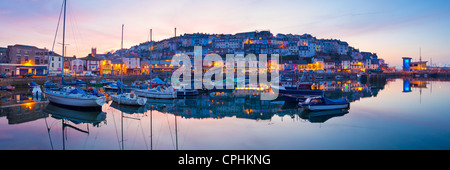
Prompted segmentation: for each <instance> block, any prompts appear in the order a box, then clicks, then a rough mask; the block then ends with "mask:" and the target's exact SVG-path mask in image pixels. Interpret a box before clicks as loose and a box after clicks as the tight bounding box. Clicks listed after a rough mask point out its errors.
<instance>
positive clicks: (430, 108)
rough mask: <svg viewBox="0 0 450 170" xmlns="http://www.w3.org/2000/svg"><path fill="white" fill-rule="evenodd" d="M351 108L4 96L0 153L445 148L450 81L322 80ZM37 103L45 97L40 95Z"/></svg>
mask: <svg viewBox="0 0 450 170" xmlns="http://www.w3.org/2000/svg"><path fill="white" fill-rule="evenodd" d="M316 87H317V88H320V89H325V90H326V91H327V92H326V94H325V95H326V96H327V97H331V98H340V97H346V98H348V99H349V100H351V101H352V103H351V109H350V110H349V111H348V112H347V111H345V110H340V111H329V112H319V113H307V112H303V111H302V110H301V109H299V108H297V107H296V105H295V104H292V103H286V102H284V101H271V102H263V101H259V100H255V99H248V98H238V97H228V98H227V97H211V96H210V95H209V94H204V95H202V96H197V97H192V98H185V99H177V100H149V101H148V103H147V106H146V107H141V108H135V107H124V106H118V105H115V104H111V102H109V103H108V104H106V105H105V106H103V108H102V111H91V112H83V111H76V110H70V109H66V108H62V107H59V106H54V105H52V104H48V103H47V102H36V100H39V99H36V98H34V99H33V97H31V96H28V95H21V94H17V93H20V92H16V93H8V92H1V100H0V102H1V103H0V104H1V106H0V111H1V113H0V150H63V149H66V150H121V149H125V150H152V149H153V150H175V149H180V150H204V149H206V150H302V149H313V150H316V149H318V150H322V149H352V150H353V149H394V150H397V149H419V150H422V149H425V150H428V149H445V150H446V149H450V111H449V109H450V107H449V106H450V102H449V101H450V95H449V94H450V81H443V80H436V79H435V80H418V79H408V80H405V79H396V80H388V81H387V82H372V83H370V82H369V83H360V82H357V81H340V82H331V81H330V82H321V83H320V84H318V85H317V86H316ZM41 100H42V99H41Z"/></svg>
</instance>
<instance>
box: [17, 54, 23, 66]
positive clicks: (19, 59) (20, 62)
mask: <svg viewBox="0 0 450 170" xmlns="http://www.w3.org/2000/svg"><path fill="white" fill-rule="evenodd" d="M17 64H22V58H21V57H20V55H19V56H17Z"/></svg>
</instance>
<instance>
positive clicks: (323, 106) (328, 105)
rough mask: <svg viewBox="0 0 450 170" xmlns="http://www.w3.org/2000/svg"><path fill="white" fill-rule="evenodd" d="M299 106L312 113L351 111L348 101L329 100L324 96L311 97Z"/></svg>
mask: <svg viewBox="0 0 450 170" xmlns="http://www.w3.org/2000/svg"><path fill="white" fill-rule="evenodd" d="M298 105H299V106H301V107H303V108H304V109H306V110H310V111H324V110H336V109H350V102H348V101H347V99H328V98H326V97H323V96H316V97H309V98H307V99H306V100H305V101H304V102H300V103H299V104H298Z"/></svg>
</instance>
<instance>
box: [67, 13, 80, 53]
mask: <svg viewBox="0 0 450 170" xmlns="http://www.w3.org/2000/svg"><path fill="white" fill-rule="evenodd" d="M74 17H75V15H73V14H72V7H71V6H69V21H70V22H69V23H70V27H71V33H72V39H73V41H74V42H73V43H72V44H73V45H74V46H73V48H71V49H75V50H73V51H76V53H75V54H78V53H79V46H78V44H80V41H79V39H78V38H79V36H78V35H77V32H79V30H77V29H78V26H77V24H78V23H76V21H75V19H74ZM66 56H68V55H67V54H66Z"/></svg>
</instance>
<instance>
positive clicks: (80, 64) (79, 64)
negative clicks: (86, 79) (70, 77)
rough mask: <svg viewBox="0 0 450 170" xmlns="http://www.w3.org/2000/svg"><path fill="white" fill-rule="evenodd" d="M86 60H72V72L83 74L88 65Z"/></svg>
mask: <svg viewBox="0 0 450 170" xmlns="http://www.w3.org/2000/svg"><path fill="white" fill-rule="evenodd" d="M85 62H86V61H85V60H80V59H75V60H72V62H71V66H72V72H73V73H81V72H83V71H85V70H84V66H85V65H86V63H85Z"/></svg>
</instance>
